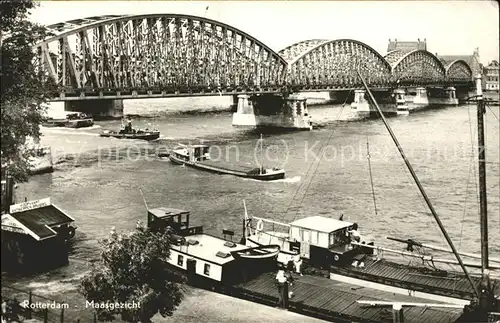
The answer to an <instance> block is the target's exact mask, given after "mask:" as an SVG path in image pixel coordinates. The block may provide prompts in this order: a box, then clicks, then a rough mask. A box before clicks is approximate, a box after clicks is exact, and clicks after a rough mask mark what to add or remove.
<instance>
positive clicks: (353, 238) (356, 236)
mask: <svg viewBox="0 0 500 323" xmlns="http://www.w3.org/2000/svg"><path fill="white" fill-rule="evenodd" d="M350 233H351V241H355V242H360V241H361V235H360V234H359V231H358V224H357V223H354V224H353V225H352V230H351V231H350Z"/></svg>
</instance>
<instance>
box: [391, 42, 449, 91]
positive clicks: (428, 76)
mask: <svg viewBox="0 0 500 323" xmlns="http://www.w3.org/2000/svg"><path fill="white" fill-rule="evenodd" d="M392 75H393V76H394V78H395V79H397V80H398V81H399V82H400V83H401V84H405V83H418V84H419V85H435V84H444V83H447V80H446V69H445V67H444V66H443V63H442V62H441V61H440V60H439V59H438V58H437V57H436V56H434V55H433V54H432V53H430V52H428V51H425V50H414V51H411V52H408V53H405V55H403V56H401V57H400V58H398V60H396V61H395V62H394V63H393V64H392Z"/></svg>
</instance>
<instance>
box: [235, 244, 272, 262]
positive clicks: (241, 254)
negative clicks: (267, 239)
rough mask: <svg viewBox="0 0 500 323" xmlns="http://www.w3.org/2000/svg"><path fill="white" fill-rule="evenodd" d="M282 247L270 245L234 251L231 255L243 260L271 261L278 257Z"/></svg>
mask: <svg viewBox="0 0 500 323" xmlns="http://www.w3.org/2000/svg"><path fill="white" fill-rule="evenodd" d="M279 252H280V246H278V245H268V246H261V247H255V248H249V249H244V250H238V251H233V252H231V254H232V255H233V257H234V258H243V259H271V258H275V257H277V256H278V254H279Z"/></svg>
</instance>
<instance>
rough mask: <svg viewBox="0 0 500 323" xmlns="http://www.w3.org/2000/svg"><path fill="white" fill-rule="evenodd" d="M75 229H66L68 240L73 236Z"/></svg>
mask: <svg viewBox="0 0 500 323" xmlns="http://www.w3.org/2000/svg"><path fill="white" fill-rule="evenodd" d="M75 233H76V231H75V228H73V227H71V228H68V238H70V239H71V238H73V237H74V236H75Z"/></svg>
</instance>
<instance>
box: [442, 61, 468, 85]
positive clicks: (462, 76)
mask: <svg viewBox="0 0 500 323" xmlns="http://www.w3.org/2000/svg"><path fill="white" fill-rule="evenodd" d="M446 78H447V79H448V81H450V82H465V81H470V80H472V69H471V68H470V66H469V64H467V62H465V61H464V60H461V59H459V60H455V61H453V62H450V63H449V64H447V65H446Z"/></svg>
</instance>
